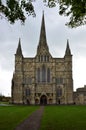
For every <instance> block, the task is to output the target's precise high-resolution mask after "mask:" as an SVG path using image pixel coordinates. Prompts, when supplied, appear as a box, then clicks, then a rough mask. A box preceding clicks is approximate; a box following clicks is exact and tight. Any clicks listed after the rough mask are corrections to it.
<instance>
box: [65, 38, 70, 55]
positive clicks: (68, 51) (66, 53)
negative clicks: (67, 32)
mask: <svg viewBox="0 0 86 130" xmlns="http://www.w3.org/2000/svg"><path fill="white" fill-rule="evenodd" d="M65 55H71V51H70V47H69V40H68V39H67V47H66V51H65Z"/></svg>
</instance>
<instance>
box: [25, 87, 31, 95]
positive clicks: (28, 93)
mask: <svg viewBox="0 0 86 130" xmlns="http://www.w3.org/2000/svg"><path fill="white" fill-rule="evenodd" d="M29 95H30V89H29V88H26V96H29Z"/></svg>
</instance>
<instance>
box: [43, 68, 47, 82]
mask: <svg viewBox="0 0 86 130" xmlns="http://www.w3.org/2000/svg"><path fill="white" fill-rule="evenodd" d="M42 82H46V68H45V66H44V65H43V66H42Z"/></svg>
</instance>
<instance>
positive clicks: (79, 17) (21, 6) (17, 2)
mask: <svg viewBox="0 0 86 130" xmlns="http://www.w3.org/2000/svg"><path fill="white" fill-rule="evenodd" d="M33 2H36V0H6V1H5V2H4V1H3V0H0V17H1V18H3V17H5V18H7V20H8V21H9V22H10V23H15V21H16V20H20V21H21V22H22V23H24V22H25V20H26V18H27V15H33V16H35V15H36V14H35V9H34V5H33ZM43 2H44V3H46V5H47V6H48V7H49V8H52V7H55V6H56V5H57V4H59V14H60V15H64V16H69V22H68V23H66V25H67V26H69V27H72V28H73V27H78V26H80V25H85V24H86V0H43Z"/></svg>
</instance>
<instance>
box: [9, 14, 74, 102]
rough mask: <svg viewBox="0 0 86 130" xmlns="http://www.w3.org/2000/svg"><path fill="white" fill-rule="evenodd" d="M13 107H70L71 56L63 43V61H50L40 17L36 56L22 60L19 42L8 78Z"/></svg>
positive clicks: (52, 59)
mask: <svg viewBox="0 0 86 130" xmlns="http://www.w3.org/2000/svg"><path fill="white" fill-rule="evenodd" d="M11 90H12V103H14V104H73V77H72V54H71V50H70V47H69V41H68V40H67V45H66V49H65V52H64V56H63V58H54V57H53V56H52V55H51V54H50V52H49V47H48V43H47V39H46V30H45V20H44V14H43V16H42V23H41V31H40V38H39V43H38V46H37V54H36V56H35V57H28V58H25V57H24V56H23V52H22V48H21V41H20V39H19V44H18V48H17V50H16V54H15V70H14V73H13V78H12V89H11Z"/></svg>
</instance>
